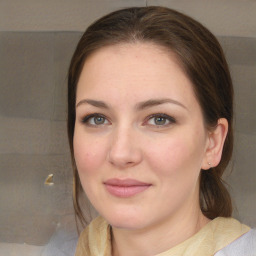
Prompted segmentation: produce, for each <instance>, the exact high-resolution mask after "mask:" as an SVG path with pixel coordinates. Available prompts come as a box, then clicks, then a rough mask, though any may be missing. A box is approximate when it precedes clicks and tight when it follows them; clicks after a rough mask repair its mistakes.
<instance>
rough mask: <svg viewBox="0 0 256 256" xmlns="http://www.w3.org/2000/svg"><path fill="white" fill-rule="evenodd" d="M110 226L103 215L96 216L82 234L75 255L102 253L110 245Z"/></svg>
mask: <svg viewBox="0 0 256 256" xmlns="http://www.w3.org/2000/svg"><path fill="white" fill-rule="evenodd" d="M109 241H110V227H109V225H108V223H107V222H106V221H105V220H104V219H103V218H102V217H101V216H99V217H97V218H95V219H94V220H93V221H92V222H91V223H90V224H89V225H88V226H87V227H86V228H85V229H84V230H83V231H82V233H81V234H80V236H79V240H78V243H77V248H76V254H75V256H82V255H101V254H102V252H104V251H106V249H107V248H108V247H109V243H110V242H109Z"/></svg>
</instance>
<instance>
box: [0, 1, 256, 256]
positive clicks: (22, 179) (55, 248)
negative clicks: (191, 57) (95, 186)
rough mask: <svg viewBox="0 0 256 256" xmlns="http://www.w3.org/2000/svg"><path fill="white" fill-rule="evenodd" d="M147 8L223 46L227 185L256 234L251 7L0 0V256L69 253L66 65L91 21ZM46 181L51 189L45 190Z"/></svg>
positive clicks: (255, 34) (255, 44)
mask: <svg viewBox="0 0 256 256" xmlns="http://www.w3.org/2000/svg"><path fill="white" fill-rule="evenodd" d="M35 2H36V3H35ZM52 2H54V3H52ZM146 4H147V5H156V4H162V5H165V6H169V7H172V8H176V9H178V10H181V11H183V12H185V13H188V14H189V15H191V16H193V17H195V18H196V19H198V20H199V21H201V22H203V23H204V24H205V25H206V26H207V27H209V28H210V29H211V30H212V31H213V32H214V33H215V34H216V35H217V36H218V37H219V39H220V41H221V43H222V45H223V47H224V50H225V53H226V55H227V58H228V62H229V64H230V67H231V72H232V76H233V81H234V87H235V98H236V105H235V113H236V120H235V136H236V139H235V151H234V157H233V164H234V168H233V172H232V174H231V175H230V176H228V177H226V180H227V181H228V182H229V183H230V185H231V193H232V195H233V198H234V202H235V205H236V210H235V212H234V216H235V217H237V218H239V219H240V220H242V221H243V222H245V223H247V224H248V225H251V226H254V227H256V214H255V212H256V203H255V202H256V200H255V199H256V172H255V170H256V162H255V159H256V115H255V109H256V103H255V102H256V25H255V24H256V16H255V15H254V14H255V13H256V3H255V1H249V0H248V1H238V0H232V1H225V3H223V1H220V0H217V1H210V0H207V1H206V0H201V1H199V0H196V1H188V0H187V1H185V0H183V1H182V0H180V1H160V0H159V1H153V0H152V1H150V0H149V1H144V0H143V1H142V0H141V1H135V0H134V1H123V0H122V1H117V0H115V1H114V0H108V1H98V0H97V1H95V0H94V1H82V0H76V1H68V0H61V1H60V0H58V1H32V0H24V1H18V0H16V1H8V0H2V1H1V3H0V124H1V125H0V195H1V197H0V256H2V255H4V256H6V255H26V256H28V255H34V256H35V255H43V256H47V255H55V256H57V255H68V252H69V251H72V249H73V246H74V244H75V239H76V233H75V225H74V216H73V209H72V195H71V193H72V170H71V165H70V156H69V149H68V143H67V136H66V125H65V119H66V102H65V101H66V74H67V68H68V63H69V61H70V58H71V55H72V53H73V50H74V47H75V45H76V43H77V41H78V40H79V37H80V36H81V33H82V31H83V30H84V29H85V28H86V26H87V25H88V24H89V23H90V22H91V21H93V20H94V19H95V18H97V17H99V16H101V15H102V14H104V13H107V12H109V11H112V10H115V9H118V8H120V7H126V6H135V5H136V6H145V5H146ZM65 31H69V32H65ZM51 173H52V174H53V175H54V179H53V182H54V185H53V186H46V185H45V184H44V181H45V178H46V177H47V175H48V174H51ZM24 243H26V244H24Z"/></svg>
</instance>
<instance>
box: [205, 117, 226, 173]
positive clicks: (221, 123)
mask: <svg viewBox="0 0 256 256" xmlns="http://www.w3.org/2000/svg"><path fill="white" fill-rule="evenodd" d="M227 133H228V121H227V119H225V118H220V119H219V120H218V123H217V125H216V127H215V128H214V129H213V130H211V131H209V135H208V140H209V141H208V144H207V148H206V151H205V157H204V161H203V163H202V169H204V170H208V169H210V168H212V167H216V166H217V165H218V164H219V162H220V160H221V156H222V150H223V146H224V142H225V139H226V136H227Z"/></svg>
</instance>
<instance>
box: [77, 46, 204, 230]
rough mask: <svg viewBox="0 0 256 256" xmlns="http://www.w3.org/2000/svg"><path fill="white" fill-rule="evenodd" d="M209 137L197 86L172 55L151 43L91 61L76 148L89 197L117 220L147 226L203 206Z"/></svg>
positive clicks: (107, 51)
mask: <svg viewBox="0 0 256 256" xmlns="http://www.w3.org/2000/svg"><path fill="white" fill-rule="evenodd" d="M208 141H209V135H208V131H207V130H206V128H205V126H204V121H203V116H202V111H201V109H200V106H199V103H198V101H197V99H196V97H195V95H194V93H193V88H192V84H191V82H190V80H189V79H188V78H187V76H186V75H185V74H184V72H183V71H182V69H181V68H180V66H179V64H178V61H177V59H176V58H175V55H174V54H173V55H172V54H171V53H169V52H166V51H165V50H164V49H162V48H160V47H158V46H155V45H152V44H146V43H137V44H120V45H115V46H109V47H105V48H102V49H100V50H98V51H97V52H95V53H94V54H92V55H91V56H90V57H89V58H88V59H87V60H86V62H85V65H84V67H83V70H82V73H81V76H80V79H79V82H78V87H77V99H76V122H75V133H74V154H75V160H76V165H77V168H78V172H79V176H80V180H81V183H82V186H83V188H84V190H85V192H86V194H87V196H88V198H89V199H90V201H91V203H92V204H93V205H94V207H95V208H96V209H97V211H98V212H99V213H100V214H101V215H102V216H103V217H105V218H106V219H107V221H108V222H109V223H110V224H111V225H112V226H114V227H119V228H126V229H141V228H147V227H150V226H154V225H157V224H158V223H163V221H166V220H168V219H171V218H173V217H174V216H176V215H177V214H179V215H180V214H181V215H183V216H185V215H186V214H188V213H189V212H190V211H191V209H193V210H199V174H200V169H201V168H202V166H203V165H205V164H206V162H207V159H206V158H207V157H206V151H207V146H208V143H209V142H208ZM181 215H180V216H181Z"/></svg>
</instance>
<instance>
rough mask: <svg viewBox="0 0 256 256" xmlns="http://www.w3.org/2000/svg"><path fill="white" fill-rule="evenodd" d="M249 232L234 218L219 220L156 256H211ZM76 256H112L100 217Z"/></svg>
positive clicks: (82, 238) (84, 236) (84, 234)
mask: <svg viewBox="0 0 256 256" xmlns="http://www.w3.org/2000/svg"><path fill="white" fill-rule="evenodd" d="M249 230H250V228H249V227H247V226H246V225H243V224H241V223H240V222H239V221H237V220H235V219H233V218H222V217H219V218H216V219H214V220H212V221H210V222H209V223H208V224H206V225H205V226H204V227H203V228H202V229H201V230H199V232H197V233H196V234H195V235H194V236H192V237H190V238H189V239H187V240H186V241H184V242H182V243H181V244H178V245H177V246H175V247H173V248H171V249H169V250H168V251H165V252H162V253H160V254H157V255H156V256H181V255H182V256H212V255H214V254H215V253H216V252H217V251H219V250H221V249H222V248H224V247H225V246H227V245H228V244H230V243H231V242H233V241H234V240H236V239H237V238H239V237H240V236H242V235H243V234H245V233H246V232H248V231H249ZM75 256H111V235H110V226H109V225H108V223H107V222H106V221H105V220H104V219H103V218H102V217H97V218H96V219H94V220H93V221H92V222H91V223H90V225H89V226H88V227H87V228H86V229H85V230H84V231H83V232H82V233H81V235H80V237H79V240H78V244H77V249H76V254H75Z"/></svg>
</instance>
